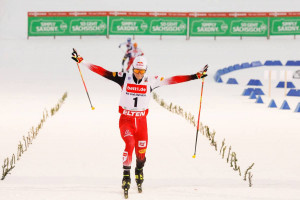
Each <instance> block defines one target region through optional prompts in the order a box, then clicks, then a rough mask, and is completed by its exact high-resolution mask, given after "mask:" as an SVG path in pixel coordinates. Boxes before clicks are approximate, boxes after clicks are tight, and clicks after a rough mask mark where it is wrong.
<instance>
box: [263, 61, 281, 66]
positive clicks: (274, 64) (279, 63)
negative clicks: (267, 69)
mask: <svg viewBox="0 0 300 200" xmlns="http://www.w3.org/2000/svg"><path fill="white" fill-rule="evenodd" d="M265 65H266V66H282V63H281V61H280V60H274V61H272V60H267V61H266V62H265Z"/></svg>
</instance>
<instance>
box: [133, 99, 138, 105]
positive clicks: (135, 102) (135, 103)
mask: <svg viewBox="0 0 300 200" xmlns="http://www.w3.org/2000/svg"><path fill="white" fill-rule="evenodd" d="M133 100H134V107H137V101H138V98H137V97H135V98H133Z"/></svg>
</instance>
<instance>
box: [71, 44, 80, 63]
mask: <svg viewBox="0 0 300 200" xmlns="http://www.w3.org/2000/svg"><path fill="white" fill-rule="evenodd" d="M71 58H72V59H73V60H75V61H76V62H77V63H81V61H83V58H82V57H81V56H80V55H78V53H77V51H76V49H74V48H73V52H72V57H71Z"/></svg>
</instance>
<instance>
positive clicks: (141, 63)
mask: <svg viewBox="0 0 300 200" xmlns="http://www.w3.org/2000/svg"><path fill="white" fill-rule="evenodd" d="M136 66H137V67H143V66H144V63H143V62H136Z"/></svg>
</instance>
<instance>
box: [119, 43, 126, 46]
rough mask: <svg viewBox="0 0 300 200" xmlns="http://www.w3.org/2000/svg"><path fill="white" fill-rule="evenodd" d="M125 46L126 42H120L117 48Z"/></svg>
mask: <svg viewBox="0 0 300 200" xmlns="http://www.w3.org/2000/svg"><path fill="white" fill-rule="evenodd" d="M125 44H127V42H122V43H120V44H119V47H121V46H123V45H125Z"/></svg>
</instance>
